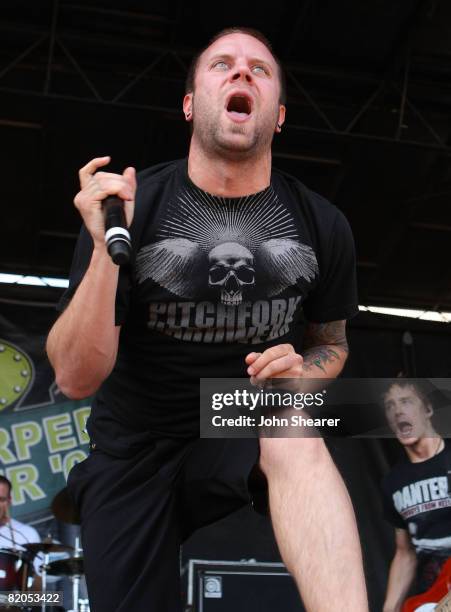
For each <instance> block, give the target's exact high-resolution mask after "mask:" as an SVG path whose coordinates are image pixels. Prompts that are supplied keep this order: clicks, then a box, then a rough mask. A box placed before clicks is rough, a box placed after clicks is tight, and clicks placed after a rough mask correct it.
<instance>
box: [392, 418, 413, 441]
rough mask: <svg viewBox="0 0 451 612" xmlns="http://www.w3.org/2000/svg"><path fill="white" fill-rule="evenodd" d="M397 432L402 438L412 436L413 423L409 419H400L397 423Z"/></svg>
mask: <svg viewBox="0 0 451 612" xmlns="http://www.w3.org/2000/svg"><path fill="white" fill-rule="evenodd" d="M396 432H397V433H398V435H400V436H401V437H402V438H410V437H411V436H412V433H413V425H412V423H410V422H409V421H398V423H396Z"/></svg>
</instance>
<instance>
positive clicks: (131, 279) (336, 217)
mask: <svg viewBox="0 0 451 612" xmlns="http://www.w3.org/2000/svg"><path fill="white" fill-rule="evenodd" d="M130 232H131V236H132V244H133V251H134V257H133V264H132V265H130V266H128V267H127V268H121V271H120V276H119V284H118V290H117V298H116V324H117V325H121V326H122V329H121V334H120V341H119V350H118V357H117V362H116V365H115V367H114V370H113V372H112V373H111V375H110V376H109V377H108V378H107V379H106V380H105V381H104V383H103V384H102V386H101V388H100V389H99V391H98V392H97V394H96V397H95V400H94V402H93V406H92V412H91V417H90V419H89V421H88V431H89V434H90V436H91V439H92V441H95V442H96V443H97V444H98V445H99V446H101V447H103V448H104V449H105V450H107V451H109V452H112V453H115V454H128V453H129V452H132V451H133V448H135V447H136V446H140V445H142V444H144V443H146V441H148V440H150V439H152V438H153V437H158V436H169V437H192V436H196V435H198V433H199V379H200V378H201V377H202V378H215V377H221V378H227V377H230V378H232V377H236V378H239V377H247V374H246V365H245V362H244V358H245V356H246V355H247V354H248V353H249V352H251V351H263V350H265V349H266V348H268V347H270V346H273V345H275V344H280V343H287V342H288V343H291V344H293V345H294V346H295V347H296V348H297V350H298V351H300V349H301V347H300V343H301V337H302V313H303V314H304V315H305V317H306V318H307V319H308V320H310V321H313V322H327V321H334V320H339V319H347V318H350V317H352V316H354V315H355V314H356V313H357V312H358V307H357V293H356V280H355V253H354V243H353V239H352V234H351V231H350V228H349V225H348V223H347V221H346V219H345V217H344V216H343V214H342V213H341V212H340V211H339V210H338V209H337V208H336V207H335V206H333V205H332V204H330V203H329V202H328V201H327V200H325V199H324V198H322V197H321V196H319V195H317V194H315V193H313V192H312V191H310V190H309V189H307V188H306V187H305V186H304V185H303V184H302V183H300V182H299V181H298V180H297V179H295V178H293V177H291V176H289V175H287V174H284V173H282V172H279V171H276V170H273V172H272V175H271V183H270V185H269V187H267V188H266V189H264V190H263V191H260V192H258V193H255V194H253V195H249V196H246V197H241V198H224V197H217V196H213V195H211V194H208V193H206V192H204V191H202V190H201V189H199V188H198V187H197V186H195V185H194V184H193V183H192V182H191V180H190V179H189V177H188V172H187V160H186V159H183V160H178V161H175V162H170V163H166V164H160V165H158V166H154V167H152V168H149V169H147V170H144V171H143V172H140V173H139V174H138V190H137V195H136V207H135V215H134V219H133V223H132V225H131V228H130ZM91 252H92V240H91V238H90V236H89V234H88V233H87V231H86V229H85V228H82V230H81V234H80V237H79V241H78V243H77V248H76V252H75V255H74V260H73V263H72V268H71V273H70V284H69V288H68V289H67V291H66V292H65V293H64V295H63V297H62V299H61V301H60V303H59V305H58V308H59V310H62V309H63V308H64V307H65V306H66V305H67V303H68V302H69V300H70V299H71V297H72V295H73V294H74V292H75V290H76V288H77V286H78V284H79V283H80V281H81V279H82V278H83V275H84V273H85V271H86V269H87V267H88V265H89V261H90V257H91ZM86 307H89V305H88V304H87V305H86Z"/></svg>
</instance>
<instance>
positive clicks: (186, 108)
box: [183, 92, 193, 121]
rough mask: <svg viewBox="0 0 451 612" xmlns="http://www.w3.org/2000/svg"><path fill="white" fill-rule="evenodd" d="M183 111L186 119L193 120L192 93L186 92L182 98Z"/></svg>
mask: <svg viewBox="0 0 451 612" xmlns="http://www.w3.org/2000/svg"><path fill="white" fill-rule="evenodd" d="M183 112H184V114H185V119H186V121H192V120H193V93H192V92H190V93H187V94H186V95H185V97H184V98H183Z"/></svg>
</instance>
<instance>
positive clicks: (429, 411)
mask: <svg viewBox="0 0 451 612" xmlns="http://www.w3.org/2000/svg"><path fill="white" fill-rule="evenodd" d="M426 414H427V416H428V417H431V416H432V415H433V414H434V409H433V408H432V404H429V403H427V404H426Z"/></svg>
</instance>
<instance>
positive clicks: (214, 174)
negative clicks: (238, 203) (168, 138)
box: [188, 138, 271, 198]
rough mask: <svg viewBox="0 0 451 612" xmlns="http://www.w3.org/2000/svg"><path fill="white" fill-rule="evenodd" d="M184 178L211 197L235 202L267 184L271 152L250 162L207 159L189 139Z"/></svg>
mask: <svg viewBox="0 0 451 612" xmlns="http://www.w3.org/2000/svg"><path fill="white" fill-rule="evenodd" d="M188 176H189V178H190V179H191V180H192V181H193V183H194V184H195V185H196V186H197V187H199V188H200V189H203V190H204V191H207V192H208V193H211V194H213V195H217V196H221V197H228V198H235V197H236V198H237V197H242V196H246V195H251V194H253V193H257V192H258V191H263V189H266V187H268V186H269V184H270V182H271V150H270V149H268V151H267V152H265V153H264V154H263V155H261V156H259V157H253V158H250V159H242V160H231V159H225V158H223V157H219V156H212V155H209V154H208V153H207V152H206V151H204V150H203V149H202V148H201V147H200V146H199V145H198V144H197V143H196V141H195V139H194V138H193V139H192V140H191V146H190V150H189V157H188Z"/></svg>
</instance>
